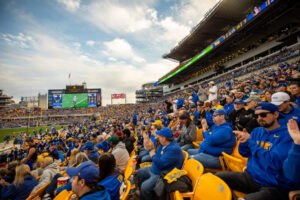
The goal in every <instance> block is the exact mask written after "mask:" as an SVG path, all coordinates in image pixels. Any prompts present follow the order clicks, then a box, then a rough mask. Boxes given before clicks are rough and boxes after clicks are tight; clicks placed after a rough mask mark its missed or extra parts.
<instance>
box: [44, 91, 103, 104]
mask: <svg viewBox="0 0 300 200" xmlns="http://www.w3.org/2000/svg"><path fill="white" fill-rule="evenodd" d="M101 103H102V99H101V89H100V88H96V89H84V93H75V94H69V93H67V92H66V90H65V89H56V90H48V108H74V107H75V108H79V107H93V106H101Z"/></svg>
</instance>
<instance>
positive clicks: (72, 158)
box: [68, 148, 79, 167]
mask: <svg viewBox="0 0 300 200" xmlns="http://www.w3.org/2000/svg"><path fill="white" fill-rule="evenodd" d="M78 153H79V151H78V149H77V148H75V149H72V150H71V156H70V159H69V163H68V167H73V165H74V164H75V163H76V155H77V154H78Z"/></svg>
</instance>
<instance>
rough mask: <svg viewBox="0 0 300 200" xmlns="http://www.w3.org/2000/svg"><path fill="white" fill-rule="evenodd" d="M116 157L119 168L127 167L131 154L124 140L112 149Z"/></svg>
mask: <svg viewBox="0 0 300 200" xmlns="http://www.w3.org/2000/svg"><path fill="white" fill-rule="evenodd" d="M111 153H112V154H113V155H114V157H115V159H116V167H117V168H123V169H124V168H126V166H127V163H128V161H129V158H130V157H129V154H128V151H127V149H126V147H125V144H124V143H123V142H121V141H120V142H119V143H118V144H117V145H116V146H115V147H114V148H113V149H112V151H111Z"/></svg>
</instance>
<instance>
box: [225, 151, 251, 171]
mask: <svg viewBox="0 0 300 200" xmlns="http://www.w3.org/2000/svg"><path fill="white" fill-rule="evenodd" d="M222 154H223V157H224V160H225V163H226V165H227V168H228V169H229V170H230V171H233V172H243V169H244V168H245V167H246V166H247V164H245V162H244V161H243V160H242V159H240V158H236V157H233V156H231V155H228V154H227V153H224V152H222Z"/></svg>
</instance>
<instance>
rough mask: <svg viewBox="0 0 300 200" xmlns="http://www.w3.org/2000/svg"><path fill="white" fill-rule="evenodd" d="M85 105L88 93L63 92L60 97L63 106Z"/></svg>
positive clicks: (86, 104)
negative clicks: (61, 97)
mask: <svg viewBox="0 0 300 200" xmlns="http://www.w3.org/2000/svg"><path fill="white" fill-rule="evenodd" d="M74 105H75V107H76V108H78V107H87V106H88V94H85V93H84V94H64V95H63V99H62V107H63V108H72V107H74Z"/></svg>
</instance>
